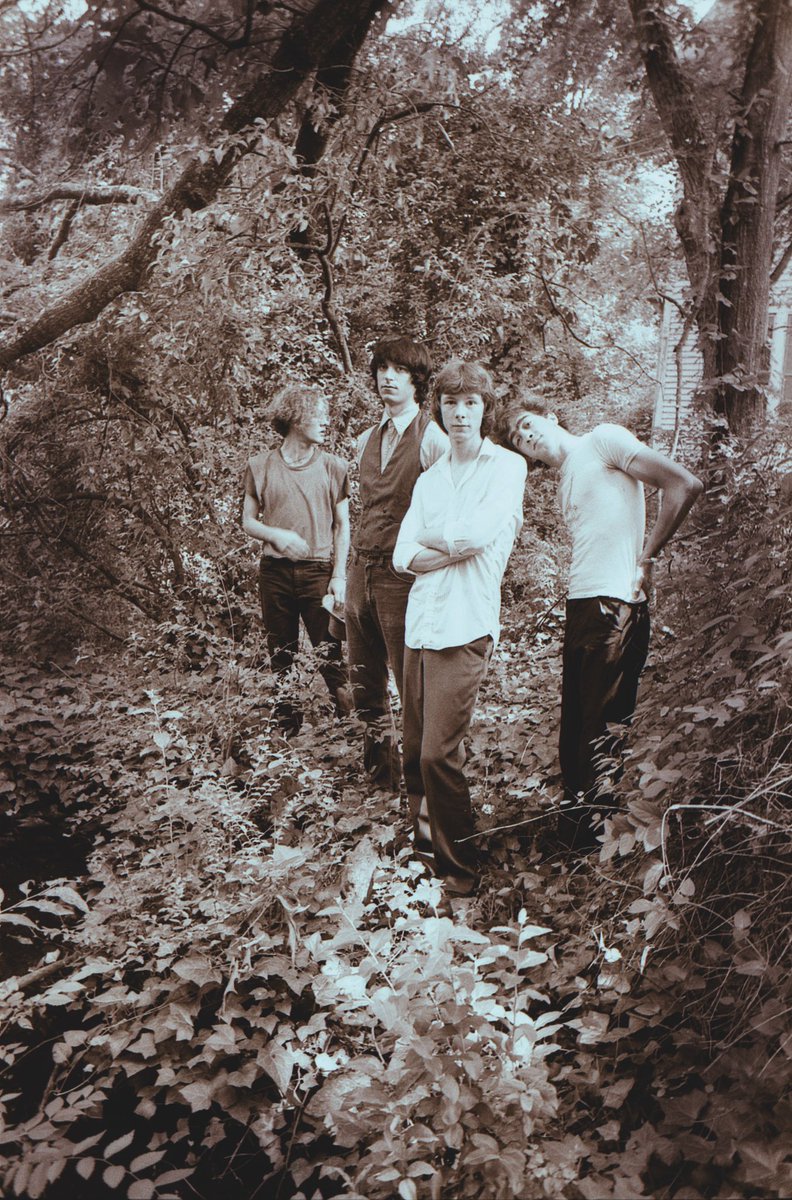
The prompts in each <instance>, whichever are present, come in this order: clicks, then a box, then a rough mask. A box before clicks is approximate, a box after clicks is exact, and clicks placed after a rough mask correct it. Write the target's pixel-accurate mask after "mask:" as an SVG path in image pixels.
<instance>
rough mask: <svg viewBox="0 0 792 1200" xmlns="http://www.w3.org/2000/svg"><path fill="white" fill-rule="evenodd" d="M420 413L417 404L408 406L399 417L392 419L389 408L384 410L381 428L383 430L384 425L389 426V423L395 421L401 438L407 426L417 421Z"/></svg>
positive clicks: (394, 425)
mask: <svg viewBox="0 0 792 1200" xmlns="http://www.w3.org/2000/svg"><path fill="white" fill-rule="evenodd" d="M420 411H421V410H420V408H419V407H418V405H417V404H408V405H407V407H406V408H404V409H403V410H402V411H401V412H400V413H399V415H398V417H392V416H391V415H390V413H389V412H388V410H387V408H386V409H383V413H382V417H381V418H380V423H379V428H380V429H382V427H383V425H385V424H387V422H388V421H393V427H394V429H395V430H396V432H397V433H398V435H399V437H401V436H402V434H403V433H404V431H405V429H406V428H407V426H408V425H410V424H411V423H412V422H413V421H414V420H415V418H416V417H417V416H418V413H419V412H420Z"/></svg>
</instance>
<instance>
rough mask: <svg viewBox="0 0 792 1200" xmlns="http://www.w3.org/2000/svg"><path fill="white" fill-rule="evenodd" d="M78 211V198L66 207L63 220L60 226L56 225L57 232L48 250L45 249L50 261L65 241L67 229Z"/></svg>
mask: <svg viewBox="0 0 792 1200" xmlns="http://www.w3.org/2000/svg"><path fill="white" fill-rule="evenodd" d="M79 211H80V202H79V200H72V202H71V204H70V205H69V206H68V208H67V209H66V212H65V213H64V216H63V220H62V221H61V223H60V226H59V227H58V232H57V233H56V234H55V237H54V238H53V240H52V245H51V246H50V248H49V250H48V251H47V258H48V260H49V261H50V262H52V260H53V258H55V256H56V255H57V253H58V251H59V250H60V248H61V246H62V245H63V243H64V242H65V241H66V238H67V237H68V236H69V230H70V229H71V226H72V221H73V220H74V218H75V217H76V216H77V213H78V212H79Z"/></svg>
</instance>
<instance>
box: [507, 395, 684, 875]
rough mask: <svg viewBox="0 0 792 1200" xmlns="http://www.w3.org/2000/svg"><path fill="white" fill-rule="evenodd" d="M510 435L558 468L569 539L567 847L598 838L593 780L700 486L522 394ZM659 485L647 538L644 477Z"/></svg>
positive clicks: (617, 428) (632, 687)
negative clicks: (575, 426) (673, 547)
mask: <svg viewBox="0 0 792 1200" xmlns="http://www.w3.org/2000/svg"><path fill="white" fill-rule="evenodd" d="M502 427H503V433H504V440H505V441H506V442H507V444H508V445H510V446H511V447H512V448H513V449H514V450H517V451H518V452H519V453H520V454H523V455H524V456H525V457H526V458H528V459H533V460H536V461H537V462H541V463H545V464H546V465H547V466H550V467H554V468H556V469H557V470H558V471H559V475H560V478H559V487H558V497H559V502H560V505H561V512H562V515H563V517H564V521H565V522H566V525H567V527H568V528H569V532H570V535H571V538H572V564H571V567H570V578H569V591H568V597H567V606H566V622H565V626H564V654H563V677H562V685H561V730H560V735H559V747H558V748H559V759H560V765H561V775H562V777H563V782H564V799H563V805H562V809H561V813H560V814H559V822H558V839H559V843H560V845H561V847H565V848H568V849H573V850H580V851H587V850H591V849H594V848H595V847H596V845H597V842H596V839H595V836H594V828H593V826H592V823H591V820H590V815H591V814H592V812H593V811H595V810H597V809H599V810H603V809H607V808H608V807H609V806H610V805H612V801H609V798H608V797H607V796H606V795H603V792H602V789H601V788H600V787H599V783H600V781H599V780H598V778H597V769H596V760H597V756H598V755H599V754H603V753H604V754H606V755H612V754H614V753H616V752H617V751H618V739H615V738H614V739H612V740H611V741H610V742H608V741H603V739H604V737H605V735H606V733H607V727H608V726H609V725H613V724H623V723H625V722H626V721H628V720H629V718H630V717H631V716H632V713H633V710H634V708H635V702H636V697H637V692H638V680H639V677H640V674H641V671H642V670H643V667H644V663H645V662H646V655H647V651H648V648H649V606H648V596H649V590H650V587H651V574H652V566H653V564H654V562H655V559H656V557H657V555H658V554H659V553H660V551H661V550H662V548H663V547H664V546H665V544H666V542H667V541H668V540H669V538H670V537H671V536H672V535H673V534H674V533H675V531H676V530H677V529H678V528H679V526H680V525H681V523H682V521H683V520H684V519H685V517H686V516H687V513H688V512H689V510H690V508H691V506H692V504H693V502H694V501H695V499H696V497H697V496H698V495H699V494H700V493H701V491H702V484H701V482H700V480H698V479H697V478H696V477H695V475H691V473H690V472H689V471H687V470H686V469H685V468H684V467H682V466H680V465H679V463H676V462H674V461H673V460H672V459H670V458H667V457H666V456H665V455H664V454H659V453H658V452H657V451H656V450H652V449H650V448H649V447H648V446H645V445H644V444H643V443H642V442H639V441H638V439H637V438H636V437H634V436H633V434H631V433H630V432H629V431H628V430H626V429H624V428H623V427H622V426H621V425H598V426H597V427H596V428H595V429H592V430H591V431H590V432H589V433H586V434H583V435H577V434H573V433H570V432H569V430H567V429H564V428H563V426H561V425H559V423H558V419H557V417H556V416H555V414H554V413H552V412H549V411H548V408H547V405H546V404H545V403H544V402H543V401H542V400H540V399H538V398H535V397H532V396H526V397H525V398H524V399H523V400H522V401H521V402H520V403H519V404H517V405H513V406H512V407H510V408H509V409H508V410H507V412H506V413H505V414H504V417H503V420H502ZM645 483H646V484H649V485H650V486H651V487H655V488H657V489H658V490H659V491H660V492H661V493H662V504H661V506H660V511H659V515H658V518H657V520H656V521H655V523H654V525H653V527H652V529H651V530H650V532H649V535H648V537H646V540H644V539H645V510H644V494H643V485H644V484H645Z"/></svg>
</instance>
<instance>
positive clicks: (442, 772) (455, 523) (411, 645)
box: [393, 359, 526, 895]
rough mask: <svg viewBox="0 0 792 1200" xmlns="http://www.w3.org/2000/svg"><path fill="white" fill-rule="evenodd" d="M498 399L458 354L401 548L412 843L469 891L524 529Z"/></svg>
mask: <svg viewBox="0 0 792 1200" xmlns="http://www.w3.org/2000/svg"><path fill="white" fill-rule="evenodd" d="M494 400H495V397H494V391H493V384H492V379H491V378H490V375H489V373H488V372H487V371H486V369H485V368H484V367H483V366H482V365H481V363H477V362H462V361H461V360H459V359H455V360H453V361H452V362H450V363H447V364H446V366H445V367H443V369H442V370H441V371H440V372H439V374H438V376H437V379H436V381H435V386H434V397H433V400H432V411H433V413H434V416H435V420H437V422H438V423H439V424H440V426H441V427H442V428H443V429H445V431H446V432H447V434H448V437H449V443H450V446H449V449H448V451H447V452H446V453H445V454H444V455H443V456H442V458H440V459H439V460H438V461H437V462H436V463H435V464H434V466H432V467H430V468H429V469H428V470H427V471H424V472H423V474H422V475H419V477H418V480H417V482H416V484H415V488H414V490H413V493H412V500H411V502H410V507H409V509H408V510H407V512H406V514H405V516H404V519H403V521H402V523H401V528H400V529H399V533H398V537H397V539H396V546H395V549H394V551H393V565H394V567H395V569H396V570H397V571H402V572H405V573H410V574H412V575H414V576H415V582H414V583H413V585H412V589H411V591H410V598H409V600H408V603H407V617H406V623H405V642H406V646H405V650H404V684H403V691H402V697H403V705H404V741H403V753H404V779H405V783H406V785H407V795H408V798H409V803H410V815H411V817H412V820H413V826H414V831H415V848H416V850H417V852H418V853H419V855H420V857H421V858H422V859H423V860H424V861H425V862H426V863H427V864H428V865H429V866H430V867H431V868H432V870H433V871H434V872H435V873H436V874H437V875H439V876H440V878H441V879H442V880H443V883H444V887H445V891H446V892H447V893H449V894H451V895H466V894H468V893H470V892H472V891H473V889H474V888H475V886H476V881H477V867H476V858H477V855H476V848H475V842H474V841H473V840H472V839H473V837H474V833H475V830H474V825H473V814H472V811H471V804H470V792H469V790H468V785H467V781H466V780H465V776H464V774H463V771H462V768H463V766H464V763H465V745H464V742H465V737H466V736H467V733H468V729H469V727H470V721H471V718H472V715H473V707H474V705H475V702H476V695H477V692H478V689H479V686H480V684H481V682H482V680H483V678H484V676H485V674H486V671H487V664H488V662H489V658H490V655H491V653H492V649H493V646H494V645H495V643H496V642H497V640H498V635H499V633H500V599H501V596H500V585H501V579H502V578H503V572H504V571H505V569H506V563H507V561H508V558H509V554H510V553H511V549H512V546H513V545H514V539H515V537H516V536H517V534H518V532H519V530H520V528H521V526H522V501H523V492H524V490H525V477H526V467H525V463H524V462H523V461H522V459H521V458H520V457H519V455H517V454H513V453H512V452H511V451H509V450H505V449H504V448H503V447H502V446H495V445H494V444H493V443H492V442H491V441H490V439H489V438H488V437H487V436H486V433H487V430H488V426H489V421H490V419H491V413H492V409H493V405H494Z"/></svg>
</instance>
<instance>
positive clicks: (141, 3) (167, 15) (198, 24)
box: [136, 0, 253, 50]
mask: <svg viewBox="0 0 792 1200" xmlns="http://www.w3.org/2000/svg"><path fill="white" fill-rule="evenodd" d="M136 3H137V6H138V8H141V9H143V10H144V11H145V12H151V13H156V14H157V16H159V17H163V18H164V19H165V20H166V21H173V22H174V24H176V25H186V26H187V27H188V29H194V30H198V31H199V32H200V33H205V34H206V36H207V37H210V38H212V40H213V41H215V42H219V43H220V45H221V46H225V48H226V50H241V49H242V48H243V47H244V46H246V45H247V44H248V41H249V40H250V28H251V25H252V21H253V11H252V8H251V5H250V3H248V6H247V14H246V17H245V28H244V32H243V33H242V34H241V35H240V36H239V37H236V38H227V37H223V35H222V33H218V32H217V30H216V29H213V28H212V26H211V25H205V24H204V22H203V21H194V20H193V19H192V17H183V16H181V15H180V14H179V13H175V12H169V11H168V9H166V8H161V7H160V6H159V4H152V3H151V0H136Z"/></svg>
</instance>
